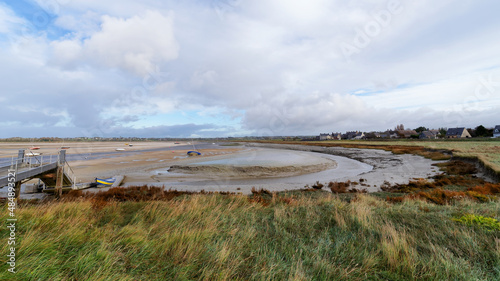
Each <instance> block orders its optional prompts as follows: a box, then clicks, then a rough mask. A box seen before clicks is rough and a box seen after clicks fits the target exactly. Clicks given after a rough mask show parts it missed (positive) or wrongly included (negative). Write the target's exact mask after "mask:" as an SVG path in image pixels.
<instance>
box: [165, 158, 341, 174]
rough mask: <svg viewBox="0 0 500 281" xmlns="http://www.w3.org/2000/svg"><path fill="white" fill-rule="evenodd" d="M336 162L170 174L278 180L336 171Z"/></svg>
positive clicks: (196, 168)
mask: <svg viewBox="0 0 500 281" xmlns="http://www.w3.org/2000/svg"><path fill="white" fill-rule="evenodd" d="M336 166H337V164H336V163H335V162H333V161H332V162H331V163H328V164H326V163H325V164H317V165H306V166H282V167H272V166H231V165H211V166H180V165H174V166H172V167H170V169H169V170H168V172H170V173H183V174H200V173H203V174H209V175H212V176H213V177H228V178H278V177H292V176H298V175H303V174H310V173H317V172H320V171H324V170H327V169H334V168H335V167H336Z"/></svg>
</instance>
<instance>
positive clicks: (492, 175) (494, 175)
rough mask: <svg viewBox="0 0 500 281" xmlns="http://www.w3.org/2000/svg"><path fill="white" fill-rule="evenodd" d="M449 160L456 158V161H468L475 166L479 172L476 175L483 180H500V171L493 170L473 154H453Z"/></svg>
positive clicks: (497, 181)
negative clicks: (466, 155) (467, 155)
mask: <svg viewBox="0 0 500 281" xmlns="http://www.w3.org/2000/svg"><path fill="white" fill-rule="evenodd" d="M451 160H458V161H463V162H466V163H470V164H473V165H475V166H476V168H477V170H478V171H479V173H478V174H477V176H479V177H481V178H483V179H484V180H486V181H488V182H492V183H499V182H500V173H499V172H497V171H495V170H493V169H492V168H491V167H489V166H487V165H486V164H484V162H483V161H482V160H481V159H479V158H477V157H474V156H470V157H463V156H453V157H452V158H451Z"/></svg>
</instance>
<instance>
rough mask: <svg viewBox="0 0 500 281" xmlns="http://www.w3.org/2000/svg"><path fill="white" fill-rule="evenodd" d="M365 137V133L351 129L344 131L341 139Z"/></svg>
mask: <svg viewBox="0 0 500 281" xmlns="http://www.w3.org/2000/svg"><path fill="white" fill-rule="evenodd" d="M364 137H365V134H364V133H362V132H358V131H355V132H354V131H353V132H346V133H345V134H343V135H342V139H346V140H360V139H363V138H364Z"/></svg>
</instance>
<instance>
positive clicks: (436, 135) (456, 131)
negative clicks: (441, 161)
mask: <svg viewBox="0 0 500 281" xmlns="http://www.w3.org/2000/svg"><path fill="white" fill-rule="evenodd" d="M475 137H491V138H500V125H497V126H495V128H485V127H484V126H482V125H480V126H477V127H476V128H474V129H472V128H468V129H466V128H465V127H459V128H439V129H428V128H425V127H418V128H416V129H414V130H412V129H405V127H404V125H397V126H396V127H395V128H394V130H387V131H385V132H368V133H366V132H359V131H352V132H345V133H325V134H320V135H319V136H318V137H316V140H320V141H323V140H361V139H461V138H475Z"/></svg>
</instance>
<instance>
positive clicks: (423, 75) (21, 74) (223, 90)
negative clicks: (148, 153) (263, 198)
mask: <svg viewBox="0 0 500 281" xmlns="http://www.w3.org/2000/svg"><path fill="white" fill-rule="evenodd" d="M498 11H500V2H499V1H494V0H489V1H488V0H485V1H473V0H463V1H449V0H443V1H431V0H421V1H409V0H401V1H393V0H388V1H382V0H377V1H375V0H353V1H341V0H337V1H334V0H308V1H296V0H293V1H291V0H206V1H205V0H204V1H201V0H183V1H181V0H177V1H170V0H163V1H158V0H143V1H135V0H134V1H133V0H120V1H102V0H25V1H19V0H4V1H1V2H0V103H1V105H2V110H1V111H0V138H5V137H14V136H22V137H41V136H61V137H72V136H105V137H106V136H147V137H198V136H200V137H214V136H244V135H315V134H318V133H320V132H332V131H345V130H362V131H371V130H385V129H389V128H393V127H394V126H395V125H396V124H400V123H402V124H404V125H405V126H406V127H411V128H415V127H418V126H421V125H423V126H427V127H456V126H466V127H476V126H477V125H480V124H483V125H485V126H487V127H488V126H494V125H497V124H500V114H499V111H500V17H498Z"/></svg>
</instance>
